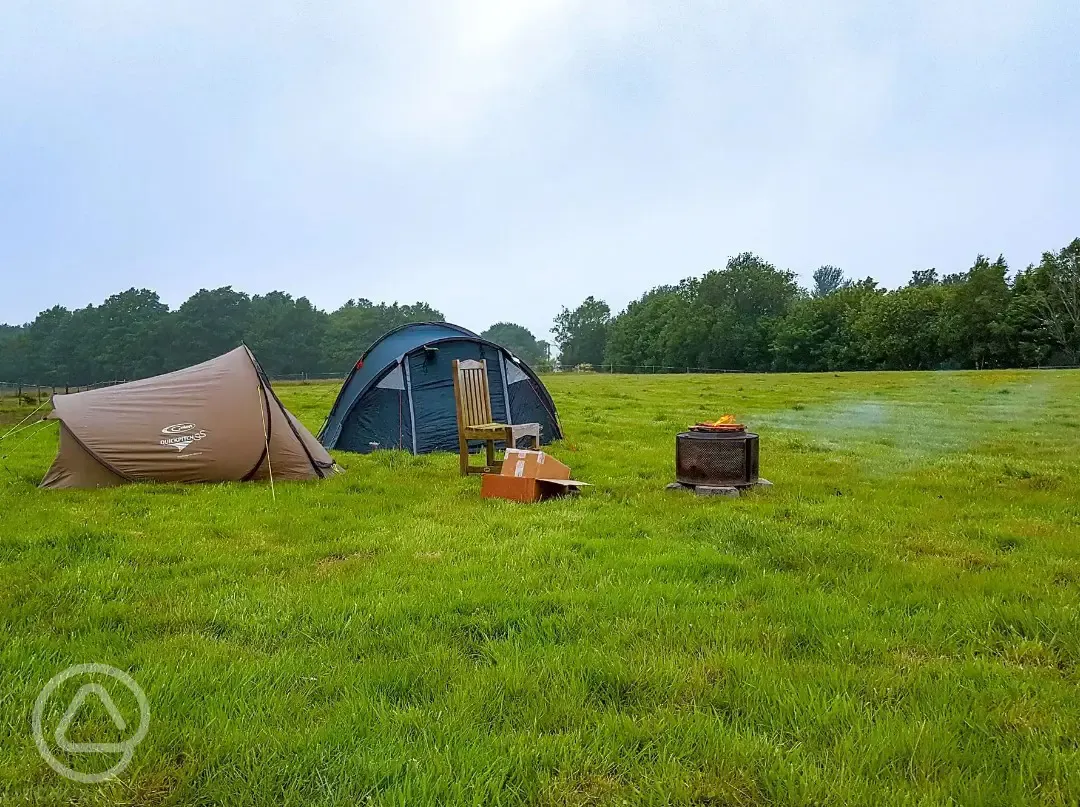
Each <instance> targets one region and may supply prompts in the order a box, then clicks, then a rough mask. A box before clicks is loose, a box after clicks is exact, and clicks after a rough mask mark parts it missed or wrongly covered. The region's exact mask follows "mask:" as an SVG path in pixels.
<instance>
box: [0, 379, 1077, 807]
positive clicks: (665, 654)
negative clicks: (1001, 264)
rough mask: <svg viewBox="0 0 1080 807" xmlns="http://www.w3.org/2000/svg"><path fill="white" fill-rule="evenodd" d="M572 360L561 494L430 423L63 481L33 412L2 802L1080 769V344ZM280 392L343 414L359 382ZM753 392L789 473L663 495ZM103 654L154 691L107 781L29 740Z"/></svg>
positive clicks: (1073, 789)
mask: <svg viewBox="0 0 1080 807" xmlns="http://www.w3.org/2000/svg"><path fill="white" fill-rule="evenodd" d="M548 382H549V384H550V388H551V391H552V393H553V395H554V397H555V400H556V403H557V404H558V406H559V408H560V413H561V415H562V419H563V422H564V426H565V429H566V432H567V435H568V437H567V439H566V440H565V441H564V442H563V443H562V444H560V445H557V446H555V447H553V449H552V453H553V454H554V455H556V456H557V457H559V458H561V459H563V460H564V461H566V462H567V463H568V464H569V465H570V466H571V467H572V468H573V469H574V474H575V477H577V478H579V479H583V480H585V481H588V482H591V483H593V485H594V486H593V487H592V488H589V489H588V491H587V492H586V493H585V494H584V495H583V496H581V497H580V498H579V499H576V500H561V501H554V502H548V503H544V504H542V505H532V506H529V505H515V504H511V503H508V502H492V501H486V500H481V499H480V498H479V496H478V488H479V482H478V480H477V479H476V478H472V479H468V480H463V479H461V478H460V477H459V476H457V472H456V468H457V458H456V457H455V456H450V455H438V456H427V457H418V458H414V457H411V456H408V455H404V454H400V453H382V454H377V455H372V456H366V457H361V456H355V455H348V454H341V455H338V459H339V461H340V462H341V463H342V465H344V466H345V467H346V468H347V470H348V472H347V473H346V474H345V475H343V476H341V477H338V478H336V479H333V480H331V481H328V482H325V483H322V484H279V485H278V486H277V500H276V502H275V501H274V500H272V499H271V496H270V489H269V487H267V486H265V485H250V484H249V485H243V484H235V485H221V486H189V487H182V486H173V485H161V486H149V485H147V486H131V487H126V488H122V489H113V490H105V491H96V492H95V491H69V492H58V491H51V492H50V491H39V490H37V489H36V488H35V486H34V485H35V483H36V482H37V481H38V480H39V479H40V478H41V476H42V475H43V474H44V472H45V470H46V468H47V467H48V464H49V462H50V460H51V457H52V453H53V451H54V450H55V440H56V437H55V426H48V427H46V428H45V431H43V432H42V433H40V434H38V435H36V436H32V437H31V439H30V440H29V441H28V442H27V443H26V445H24V446H23V447H21V448H20V449H18V451H17V452H15V453H13V454H12V456H9V457H8V458H7V459H5V460H3V464H2V466H0V636H2V637H3V644H2V647H0V672H2V678H0V803H4V804H7V803H11V804H16V803H18V804H22V803H31V804H80V805H81V804H103V805H104V804H118V803H122V804H138V805H144V804H190V803H199V804H219V803H224V804H266V805H270V804H295V805H309V804H316V805H320V804H364V803H376V804H410V805H412V804H477V805H479V804H580V805H584V804H638V803H654V804H666V803H675V804H699V805H705V804H708V805H727V804H748V805H753V804H807V805H809V804H824V803H829V804H946V803H955V804H964V805H971V804H1020V803H1035V804H1062V805H1065V804H1076V803H1077V802H1078V801H1080V695H1078V691H1080V690H1078V686H1077V685H1078V684H1080V673H1078V666H1077V665H1078V662H1080V618H1078V612H1077V607H1078V602H1080V596H1078V594H1080V504H1078V502H1080V481H1078V480H1080V451H1078V449H1080V405H1078V400H1080V374H1078V373H1070V372H1043V373H1037V372H991V373H978V374H977V373H941V374H914V373H913V374H891V373H880V374H842V375H838V376H833V375H777V376H739V375H724V376H667V377H665V376H591V375H560V376H554V377H551V378H549V379H548ZM278 391H279V394H280V396H281V398H282V400H283V401H284V402H285V404H286V405H287V406H289V407H290V408H291V409H292V410H293V411H294V412H295V413H296V414H297V415H298V416H299V417H301V419H303V420H304V421H305V422H306V423H307V424H308V425H309V426H311V427H312V428H317V427H318V425H319V423H320V422H321V420H322V417H323V415H324V413H325V411H326V410H327V408H328V407H329V405H330V403H331V402H332V400H333V397H334V394H335V392H336V390H335V388H334V387H333V386H330V385H310V386H301V385H297V386H287V385H281V386H280V387H279V390H278ZM728 411H731V412H735V413H737V414H739V415H740V417H741V419H743V420H745V421H746V422H748V423H749V424H751V425H752V426H754V427H755V428H756V430H757V431H758V432H759V433H760V434H761V452H762V454H761V456H762V473H763V475H764V476H766V477H768V478H769V479H771V480H772V481H773V482H774V483H775V487H774V488H773V489H772V490H769V491H765V492H761V493H758V494H755V495H753V496H749V497H745V498H742V499H737V500H729V499H721V500H717V499H702V498H697V497H694V496H692V495H689V494H684V493H670V492H666V491H664V489H663V488H664V485H665V484H666V483H667V482H669V481H671V479H672V475H673V469H672V462H673V453H674V452H673V448H674V434H675V432H676V431H677V430H679V429H680V428H682V427H684V426H686V425H687V424H688V423H690V422H692V421H695V420H698V419H701V418H702V417H706V416H719V415H720V414H723V413H724V412H728ZM5 446H6V443H0V454H3V453H5V452H6V451H7V448H5ZM82 662H103V663H108V664H112V665H114V666H116V667H119V668H121V669H124V670H126V671H128V672H130V673H131V675H132V676H133V677H134V678H135V679H136V680H137V681H138V682H139V683H140V684H141V685H142V687H143V688H144V689H145V690H146V693H147V695H148V698H149V702H150V707H151V711H152V719H151V725H150V732H149V735H148V736H147V738H146V740H145V741H144V742H143V743H142V745H140V746H139V748H138V750H137V752H136V754H135V757H134V761H133V762H132V764H131V766H130V767H129V768H128V769H127V771H125V772H124V773H123V774H122V775H121V777H120V778H119V780H117V781H114V782H111V783H108V784H105V785H93V786H88V785H77V784H74V783H71V782H68V781H66V780H64V779H61V778H60V777H58V776H56V775H55V774H54V773H53V772H52V771H51V770H50V769H49V768H48V767H47V766H46V765H45V763H44V762H43V761H42V760H41V758H40V757H39V756H38V754H37V751H36V749H35V746H34V743H33V741H32V739H31V736H30V714H31V709H32V706H33V703H34V699H35V697H36V696H37V693H38V691H39V690H40V689H41V687H42V686H43V685H44V684H45V682H46V681H48V680H49V678H51V677H52V676H53V675H54V674H56V673H57V672H59V671H60V670H62V669H64V668H65V667H67V666H69V665H71V664H76V663H82ZM62 691H63V692H66V691H68V690H62ZM63 705H64V704H63V703H61V704H60V708H62V707H63ZM120 705H121V707H122V708H123V706H124V704H123V702H121V704H120ZM128 705H129V706H130V704H128ZM128 713H129V714H130V712H128ZM58 714H59V712H57V714H55V715H51V717H52V718H53V719H58ZM102 720H105V721H108V717H107V716H105V717H102V716H101V715H97V716H94V715H89V716H88V717H87V718H86V719H85V720H83V721H81V722H80V723H79V724H77V730H78V731H79V732H82V734H84V735H85V736H87V737H90V736H91V735H94V732H95V731H98V730H99V729H101V728H102V726H101V721H102ZM105 725H108V723H106V724H105ZM94 736H96V735H94ZM111 761H112V760H111V759H109V760H106V762H111ZM106 766H107V765H99V768H98V769H100V768H101V767H106Z"/></svg>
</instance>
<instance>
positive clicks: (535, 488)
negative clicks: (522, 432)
mask: <svg viewBox="0 0 1080 807" xmlns="http://www.w3.org/2000/svg"><path fill="white" fill-rule="evenodd" d="M585 484H586V483H585V482H578V481H576V480H574V479H571V478H570V467H569V466H567V465H564V464H563V463H561V462H559V461H558V460H557V459H555V458H554V457H551V456H548V455H547V454H545V453H544V452H543V451H523V450H521V449H517V448H515V449H510V450H509V451H507V452H506V456H505V458H504V459H503V466H502V472H501V473H498V474H484V476H483V478H482V479H481V482H480V495H481V496H483V497H484V498H485V499H510V500H511V501H515V502H539V501H543V500H544V499H551V498H554V497H556V496H565V495H567V494H569V493H576V492H577V491H579V490H580V489H581V488H582V487H583V486H584V485H585Z"/></svg>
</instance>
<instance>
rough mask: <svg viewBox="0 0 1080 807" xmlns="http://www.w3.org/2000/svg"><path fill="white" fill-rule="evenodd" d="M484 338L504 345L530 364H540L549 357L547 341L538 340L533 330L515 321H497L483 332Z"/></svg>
mask: <svg viewBox="0 0 1080 807" xmlns="http://www.w3.org/2000/svg"><path fill="white" fill-rule="evenodd" d="M480 336H482V337H483V338H484V339H487V340H488V341H489V342H494V343H495V344H497V345H502V346H503V347H505V348H506V349H507V350H509V351H510V352H511V353H513V354H514V355H515V356H517V357H518V358H519V359H521V360H522V361H524V362H525V363H526V364H529V365H538V364H539V363H540V362H541V361H542V360H544V359H546V358H547V346H546V343H542V342H539V341H537V339H536V337H535V336H533V334H532V331H530V330H529V329H528V328H526V327H524V326H523V325H515V324H514V323H513V322H496V323H495V324H494V325H492V326H491V327H490V328H488V329H487V330H486V331H484V332H483V333H482V334H480Z"/></svg>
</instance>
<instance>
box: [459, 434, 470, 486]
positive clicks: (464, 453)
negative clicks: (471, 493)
mask: <svg viewBox="0 0 1080 807" xmlns="http://www.w3.org/2000/svg"><path fill="white" fill-rule="evenodd" d="M458 454H459V457H458V461H459V463H460V465H461V475H462V476H468V475H469V441H468V440H466V439H465V438H464V437H461V436H460V435H459V436H458Z"/></svg>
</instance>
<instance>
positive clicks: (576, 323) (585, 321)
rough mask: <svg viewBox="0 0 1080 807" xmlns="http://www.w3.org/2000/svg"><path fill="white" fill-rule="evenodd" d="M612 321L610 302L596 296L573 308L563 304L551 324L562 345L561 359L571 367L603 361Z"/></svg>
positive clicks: (557, 341)
mask: <svg viewBox="0 0 1080 807" xmlns="http://www.w3.org/2000/svg"><path fill="white" fill-rule="evenodd" d="M610 321H611V309H610V308H609V307H608V304H607V303H605V302H604V301H603V300H597V299H595V298H594V297H587V298H586V299H585V301H584V302H582V303H581V305H579V306H578V307H577V308H575V309H574V310H573V311H571V310H570V309H568V308H566V307H565V306H564V307H563V309H562V311H560V312H559V315H558V316H557V317H555V326H554V327H553V328H552V331H553V332H554V334H555V344H556V345H558V346H559V362H560V363H561V364H563V365H566V366H571V367H573V366H577V365H579V364H596V365H598V364H601V363H602V362H603V361H604V350H605V347H606V344H607V331H608V325H609V323H610Z"/></svg>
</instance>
